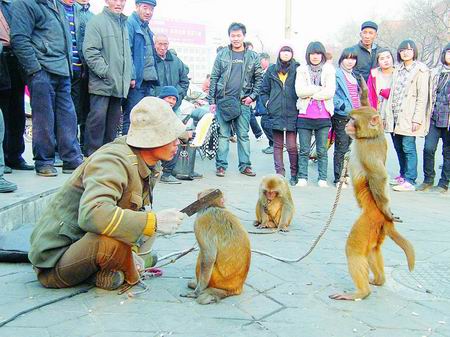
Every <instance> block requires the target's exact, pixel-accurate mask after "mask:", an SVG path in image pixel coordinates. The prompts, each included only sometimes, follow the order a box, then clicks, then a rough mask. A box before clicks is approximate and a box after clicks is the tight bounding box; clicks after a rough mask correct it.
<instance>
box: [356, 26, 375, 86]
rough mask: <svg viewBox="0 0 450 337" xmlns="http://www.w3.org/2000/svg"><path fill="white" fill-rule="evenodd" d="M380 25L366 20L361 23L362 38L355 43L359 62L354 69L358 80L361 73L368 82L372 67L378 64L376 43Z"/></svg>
mask: <svg viewBox="0 0 450 337" xmlns="http://www.w3.org/2000/svg"><path fill="white" fill-rule="evenodd" d="M377 31H378V25H377V24H376V23H375V22H373V21H365V22H363V23H362V25H361V32H360V33H359V35H360V37H361V40H360V41H359V43H358V44H356V45H354V46H353V48H354V49H355V53H356V55H357V56H358V62H357V64H356V66H355V68H354V69H353V72H354V73H355V76H356V78H357V80H358V81H359V79H360V75H362V77H364V80H365V81H366V82H367V80H368V78H369V74H370V69H372V68H375V67H376V65H377V51H378V48H379V47H378V45H377V44H376V43H375V39H376V38H377Z"/></svg>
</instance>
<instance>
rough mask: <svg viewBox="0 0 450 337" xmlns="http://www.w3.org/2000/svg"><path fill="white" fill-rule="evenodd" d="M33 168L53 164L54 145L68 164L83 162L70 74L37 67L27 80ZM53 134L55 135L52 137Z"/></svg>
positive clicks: (70, 165)
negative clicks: (31, 126)
mask: <svg viewBox="0 0 450 337" xmlns="http://www.w3.org/2000/svg"><path fill="white" fill-rule="evenodd" d="M29 88H30V95H31V97H30V99H31V111H32V118H33V156H34V160H35V167H36V169H39V168H42V167H43V166H48V165H53V163H54V160H55V148H56V144H57V145H58V152H59V155H60V157H61V159H62V161H63V162H64V164H65V165H67V166H68V167H77V166H78V165H80V164H81V162H82V161H83V157H82V155H81V150H80V145H79V143H78V139H77V116H76V113H75V108H74V105H73V102H72V97H71V95H70V90H71V83H70V77H69V76H60V75H55V74H52V73H49V72H47V71H45V70H40V71H39V72H38V73H36V74H35V75H34V76H32V77H30V79H29ZM55 134H56V138H55Z"/></svg>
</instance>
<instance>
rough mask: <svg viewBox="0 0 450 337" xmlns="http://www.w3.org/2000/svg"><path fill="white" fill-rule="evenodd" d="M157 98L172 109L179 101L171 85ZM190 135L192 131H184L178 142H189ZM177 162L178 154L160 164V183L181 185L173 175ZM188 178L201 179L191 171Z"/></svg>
mask: <svg viewBox="0 0 450 337" xmlns="http://www.w3.org/2000/svg"><path fill="white" fill-rule="evenodd" d="M158 97H159V98H161V99H163V100H164V101H166V102H167V103H169V105H170V107H171V108H172V109H175V106H176V105H177V103H178V100H179V97H178V90H177V88H175V87H174V86H171V85H168V86H165V87H162V89H161V92H160V93H159V96H158ZM174 113H175V110H174ZM192 135H193V134H192V131H186V132H185V133H183V134H182V135H181V136H180V140H181V141H182V142H183V143H188V142H189V140H190V139H191V138H192ZM194 153H195V152H194ZM177 161H178V154H177V155H176V156H175V157H173V158H172V159H171V160H169V161H163V162H162V176H161V179H160V181H161V182H162V183H166V184H181V181H179V180H178V179H176V178H175V177H174V174H173V171H174V168H175V166H176V164H177ZM190 177H191V178H192V179H201V178H203V175H202V174H200V173H197V172H195V171H193V172H192V173H191V174H190Z"/></svg>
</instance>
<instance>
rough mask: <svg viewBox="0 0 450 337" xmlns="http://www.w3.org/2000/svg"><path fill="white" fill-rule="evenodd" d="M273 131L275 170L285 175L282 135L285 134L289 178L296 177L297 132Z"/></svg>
mask: <svg viewBox="0 0 450 337" xmlns="http://www.w3.org/2000/svg"><path fill="white" fill-rule="evenodd" d="M272 132H273V161H274V164H275V172H276V173H278V174H281V175H282V176H283V177H284V176H285V169H284V162H283V147H284V135H285V134H286V148H287V152H288V155H289V164H290V169H291V178H297V170H298V150H297V132H296V131H286V132H285V131H280V130H272Z"/></svg>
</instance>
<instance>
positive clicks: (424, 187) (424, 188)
mask: <svg viewBox="0 0 450 337" xmlns="http://www.w3.org/2000/svg"><path fill="white" fill-rule="evenodd" d="M432 188H433V184H429V183H422V184H420V185H419V186H417V188H416V191H421V192H426V191H428V190H431V189H432Z"/></svg>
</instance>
